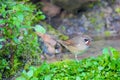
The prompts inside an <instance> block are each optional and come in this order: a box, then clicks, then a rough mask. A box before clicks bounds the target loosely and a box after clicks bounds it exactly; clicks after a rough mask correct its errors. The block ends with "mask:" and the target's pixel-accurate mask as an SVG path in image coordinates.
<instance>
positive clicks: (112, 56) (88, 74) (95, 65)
mask: <svg viewBox="0 0 120 80" xmlns="http://www.w3.org/2000/svg"><path fill="white" fill-rule="evenodd" d="M119 64H120V52H119V51H117V50H116V49H114V48H112V47H110V48H104V49H103V54H102V55H101V56H98V57H90V58H86V59H83V60H80V61H79V62H76V61H75V60H65V61H61V62H55V63H51V64H47V63H44V64H42V65H41V66H40V67H37V68H36V67H33V66H32V67H30V68H29V70H28V71H25V70H24V71H23V73H22V74H21V76H20V77H18V78H17V79H16V80H119V79H120V65H119Z"/></svg>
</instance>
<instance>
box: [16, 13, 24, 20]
mask: <svg viewBox="0 0 120 80" xmlns="http://www.w3.org/2000/svg"><path fill="white" fill-rule="evenodd" d="M16 14H17V18H18V20H19V21H20V22H23V20H24V15H23V13H22V12H18V13H16Z"/></svg>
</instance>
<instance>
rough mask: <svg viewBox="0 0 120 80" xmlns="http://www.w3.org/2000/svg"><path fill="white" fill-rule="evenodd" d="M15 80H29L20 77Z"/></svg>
mask: <svg viewBox="0 0 120 80" xmlns="http://www.w3.org/2000/svg"><path fill="white" fill-rule="evenodd" d="M15 80H27V79H25V78H24V77H22V76H20V77H18V78H16V79H15Z"/></svg>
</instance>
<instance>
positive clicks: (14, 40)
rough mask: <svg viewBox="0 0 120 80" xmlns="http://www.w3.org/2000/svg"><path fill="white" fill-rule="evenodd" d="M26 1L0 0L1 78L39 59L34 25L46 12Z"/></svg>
mask: <svg viewBox="0 0 120 80" xmlns="http://www.w3.org/2000/svg"><path fill="white" fill-rule="evenodd" d="M27 1H28V0H27ZM27 1H25V0H24V1H22V2H20V1H15V0H0V6H1V7H0V79H1V78H8V77H10V76H12V75H14V74H15V73H16V72H17V71H18V70H20V69H21V68H22V67H23V66H24V67H25V68H27V67H28V66H29V65H31V64H37V62H38V61H40V60H38V59H39V54H40V53H41V50H40V49H39V44H38V39H37V35H36V34H35V33H34V31H33V27H34V26H33V25H34V24H35V23H38V22H39V21H40V20H43V19H44V18H45V16H44V15H43V14H42V12H41V11H40V10H37V9H36V6H35V5H33V4H31V3H28V2H27Z"/></svg>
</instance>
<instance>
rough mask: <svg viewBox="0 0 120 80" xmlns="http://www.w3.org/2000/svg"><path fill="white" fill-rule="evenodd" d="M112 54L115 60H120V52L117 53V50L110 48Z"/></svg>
mask: <svg viewBox="0 0 120 80" xmlns="http://www.w3.org/2000/svg"><path fill="white" fill-rule="evenodd" d="M110 52H111V53H112V56H113V58H114V59H118V58H120V52H119V51H117V50H116V49H115V48H112V47H110Z"/></svg>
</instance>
